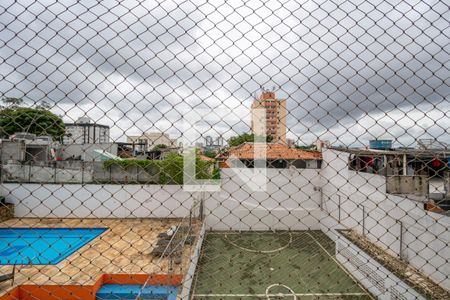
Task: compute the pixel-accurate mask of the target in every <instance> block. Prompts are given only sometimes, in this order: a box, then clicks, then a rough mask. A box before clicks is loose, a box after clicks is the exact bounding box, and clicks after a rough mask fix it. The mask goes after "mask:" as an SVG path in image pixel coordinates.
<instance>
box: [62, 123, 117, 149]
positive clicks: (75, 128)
mask: <svg viewBox="0 0 450 300" xmlns="http://www.w3.org/2000/svg"><path fill="white" fill-rule="evenodd" d="M65 126H66V134H65V135H64V144H102V143H109V126H107V125H101V124H97V123H94V122H92V120H91V119H90V118H88V117H80V118H78V120H76V121H75V123H66V124H65Z"/></svg>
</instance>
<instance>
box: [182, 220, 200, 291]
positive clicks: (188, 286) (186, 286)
mask: <svg viewBox="0 0 450 300" xmlns="http://www.w3.org/2000/svg"><path fill="white" fill-rule="evenodd" d="M205 233H206V230H205V223H203V224H202V228H201V229H200V233H199V235H198V241H197V244H196V245H195V249H194V251H193V253H192V254H191V262H190V264H189V268H188V270H187V273H186V275H185V276H184V280H183V286H182V289H181V295H180V297H181V299H189V295H190V294H191V290H192V284H193V282H194V276H195V270H196V269H197V263H198V260H199V258H200V252H201V250H202V245H203V240H204V239H205Z"/></svg>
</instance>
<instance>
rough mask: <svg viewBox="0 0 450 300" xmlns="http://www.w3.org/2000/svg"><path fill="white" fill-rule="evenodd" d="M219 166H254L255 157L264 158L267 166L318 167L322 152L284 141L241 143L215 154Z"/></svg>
mask: <svg viewBox="0 0 450 300" xmlns="http://www.w3.org/2000/svg"><path fill="white" fill-rule="evenodd" d="M217 159H218V161H219V166H220V167H221V168H233V167H239V166H242V164H240V163H239V162H238V161H237V160H239V161H240V162H241V163H243V164H244V165H245V166H246V167H248V168H253V167H254V166H255V159H256V160H258V159H260V160H264V159H265V160H266V167H267V168H281V169H286V168H292V167H294V168H298V169H319V168H320V167H321V162H322V154H321V153H320V152H318V151H309V150H300V149H295V148H290V147H288V146H287V145H286V144H284V143H267V144H266V143H261V144H257V143H243V144H241V145H239V146H237V147H233V148H231V149H229V150H228V151H226V152H223V153H221V154H219V155H218V156H217Z"/></svg>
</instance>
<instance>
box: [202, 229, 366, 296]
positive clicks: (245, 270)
mask: <svg viewBox="0 0 450 300" xmlns="http://www.w3.org/2000/svg"><path fill="white" fill-rule="evenodd" d="M334 253H335V244H334V242H333V241H332V240H331V239H329V238H328V237H327V236H326V235H325V234H324V233H322V232H321V231H296V232H287V231H283V232H275V233H274V232H241V233H239V232H208V233H207V234H206V237H205V240H204V242H203V248H202V253H201V257H200V260H199V262H198V265H197V270H196V278H195V281H194V286H193V299H196V300H199V299H212V300H214V299H216V300H218V299H228V300H233V299H373V298H372V296H371V295H370V294H368V292H367V291H366V290H364V289H363V288H362V287H360V286H359V285H358V284H357V283H356V282H355V281H354V280H353V279H352V277H351V275H350V274H348V273H347V272H346V271H345V270H344V269H343V268H342V267H341V266H340V265H339V264H338V262H337V261H335V258H334Z"/></svg>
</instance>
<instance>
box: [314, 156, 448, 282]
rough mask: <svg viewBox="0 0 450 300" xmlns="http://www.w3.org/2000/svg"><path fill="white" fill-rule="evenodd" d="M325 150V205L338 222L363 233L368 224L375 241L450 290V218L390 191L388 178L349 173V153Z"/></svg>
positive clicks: (323, 166)
mask: <svg viewBox="0 0 450 300" xmlns="http://www.w3.org/2000/svg"><path fill="white" fill-rule="evenodd" d="M322 154H323V158H324V160H323V164H322V170H321V175H322V185H323V186H322V193H323V208H324V213H325V215H326V216H328V217H332V219H333V220H335V224H334V225H335V226H336V227H337V228H339V227H344V228H352V229H355V230H356V231H358V232H360V233H363V227H364V228H365V230H364V234H365V235H366V236H367V237H368V238H370V239H371V240H372V241H373V242H374V243H376V244H377V245H379V246H381V247H382V248H384V249H385V250H387V251H388V252H390V253H391V254H392V255H395V256H398V257H401V258H403V259H405V260H407V261H408V262H409V263H410V264H411V265H412V266H414V267H415V268H417V269H419V270H421V271H423V272H424V273H425V274H427V275H429V276H430V277H431V278H432V279H433V280H435V281H436V282H437V283H439V284H441V285H442V286H443V287H446V288H450V278H448V274H450V246H449V245H450V231H449V228H450V217H448V216H445V215H440V214H436V213H432V212H428V211H425V210H424V208H423V203H422V202H420V201H415V200H413V199H409V198H406V197H400V196H396V195H391V194H387V193H386V178H385V177H384V176H380V175H374V174H368V173H357V172H355V171H349V170H348V166H347V162H348V153H346V152H339V151H336V150H330V149H327V150H325V151H324V152H323V153H322ZM339 204H340V207H339ZM363 211H364V213H365V218H363ZM329 219H330V218H324V219H322V220H328V221H329ZM322 223H323V224H325V222H322ZM330 224H331V223H327V224H326V227H328V228H329V227H331V225H330ZM401 231H402V234H403V243H402V244H401V243H400V232H401Z"/></svg>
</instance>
